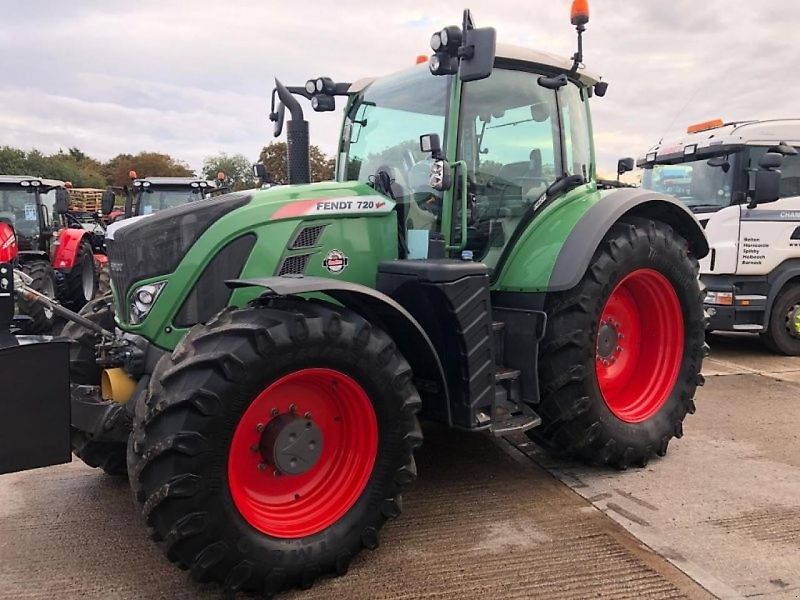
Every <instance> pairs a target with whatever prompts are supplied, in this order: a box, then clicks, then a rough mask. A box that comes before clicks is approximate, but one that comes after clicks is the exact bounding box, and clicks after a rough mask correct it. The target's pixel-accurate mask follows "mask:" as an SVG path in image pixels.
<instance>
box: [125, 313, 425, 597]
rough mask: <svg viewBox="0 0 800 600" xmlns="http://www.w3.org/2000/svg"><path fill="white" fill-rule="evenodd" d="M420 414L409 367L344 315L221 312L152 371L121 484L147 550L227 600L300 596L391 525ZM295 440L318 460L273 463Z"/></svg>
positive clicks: (381, 339) (412, 473)
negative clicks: (139, 514) (297, 590)
mask: <svg viewBox="0 0 800 600" xmlns="http://www.w3.org/2000/svg"><path fill="white" fill-rule="evenodd" d="M278 307H280V308H278ZM292 405H294V406H292ZM419 406H420V400H419V396H418V394H417V392H416V390H415V388H414V386H413V384H412V382H411V370H410V367H409V366H408V363H407V362H406V361H405V359H403V357H402V356H401V355H400V354H399V352H398V351H397V349H396V347H395V345H394V343H393V342H392V341H391V340H390V339H389V337H388V336H387V335H386V334H385V333H384V332H382V331H381V330H379V329H378V328H377V327H374V326H372V325H371V324H370V323H369V322H367V321H365V320H364V319H362V318H361V317H359V316H357V315H356V314H354V313H352V312H350V311H348V310H345V309H340V308H337V307H334V306H332V305H328V304H325V303H319V302H314V301H307V302H304V301H282V302H280V303H279V304H276V305H275V307H269V308H247V309H243V310H237V309H226V310H225V311H223V312H222V313H220V314H219V315H218V316H217V317H216V318H215V319H214V320H212V321H211V322H210V323H208V324H207V325H198V326H196V327H195V328H194V329H192V331H191V332H190V333H189V334H187V336H186V337H185V338H184V339H183V340H182V341H181V343H180V344H179V346H178V347H177V348H176V349H175V351H174V352H173V354H172V355H171V356H167V357H164V358H163V359H162V360H161V361H160V362H159V364H158V366H157V367H156V371H155V373H154V375H153V377H152V379H151V384H150V388H149V390H148V393H147V396H146V399H145V400H144V401H143V402H141V403H140V404H139V405H138V406H137V407H136V415H135V418H134V427H133V433H132V435H131V438H130V442H129V444H128V470H129V476H130V480H131V485H132V487H133V490H134V494H135V497H136V499H137V501H138V502H139V504H140V506H141V508H142V511H143V514H144V516H145V519H146V520H147V523H148V525H149V526H150V528H151V531H152V534H153V537H154V539H155V540H156V541H160V542H162V544H163V548H164V550H165V552H166V554H167V557H168V558H169V559H170V560H171V561H174V562H177V563H178V564H179V565H183V566H185V567H188V568H189V569H190V570H191V575H192V577H194V578H195V579H197V580H199V581H207V580H211V581H216V582H219V583H221V584H223V585H224V586H225V588H226V591H227V592H228V593H230V594H232V593H235V592H237V591H240V590H241V591H247V592H254V593H261V594H264V595H266V596H271V595H272V594H274V593H276V592H278V591H280V590H283V589H286V588H290V587H294V586H300V587H303V588H306V587H309V586H311V585H312V583H313V581H314V579H315V578H316V577H318V576H319V575H322V574H328V573H333V574H339V575H341V574H343V573H344V572H345V571H346V570H347V567H348V565H349V563H350V560H351V559H352V558H353V557H354V556H355V555H356V554H357V553H358V552H360V551H361V549H362V548H364V547H366V548H370V549H373V548H375V547H377V545H378V531H379V530H380V528H381V527H382V526H383V524H384V522H385V521H386V519H387V518H393V517H396V516H398V515H399V514H400V512H401V509H402V504H401V496H400V494H401V491H402V489H403V488H405V487H406V486H407V485H408V484H410V483H411V482H412V481H413V480H414V479H415V478H416V467H415V463H414V458H413V450H414V448H416V447H417V446H419V444H420V443H421V440H422V434H421V431H420V429H419V424H418V422H417V418H416V416H415V414H416V412H417V410H418V409H419ZM295 427H299V429H297V430H295V429H293V428H295ZM305 428H308V431H310V432H311V433H310V434H309V435H312V437H311V438H308V439H306V438H304V437H302V435H305V432H306V429H305ZM293 433H295V434H298V435H301V438H300V439H301V440H303V441H304V444H305V443H306V442H309V444H308V447H309V448H310V447H311V444H310V442H311V441H316V442H320V440H321V448H322V449H321V454H319V455H317V456H316V457H315V456H314V452H313V451H309V452H306V453H305V455H303V451H302V448H304V447H305V445H304V446H301V447H300V450H297V452H298V453H299V454H297V455H292V456H286V455H281V456H279V453H278V450H277V448H283V447H284V446H283V445H282V444H279V443H278V440H280V439H282V438H281V436H283V437H286V436H288V435H291V434H293ZM314 436H316V437H314ZM286 439H289V440H291V439H292V438H290V437H286ZM284 441H285V440H284ZM299 443H300V442H299V441H298V442H297V444H299ZM292 447H293V448H296V447H297V446H292ZM315 448H317V449H319V446H316V445H315ZM276 453H278V454H276ZM293 458H299V459H300V463H302V464H301V467H297V464H293V463H292V462H291V461H292V460H293ZM287 461H288V462H287ZM302 465H305V467H302ZM295 467H297V468H300V469H301V470H302V469H303V468H305V469H306V470H303V471H302V472H298V473H293V472H292V471H293V469H295Z"/></svg>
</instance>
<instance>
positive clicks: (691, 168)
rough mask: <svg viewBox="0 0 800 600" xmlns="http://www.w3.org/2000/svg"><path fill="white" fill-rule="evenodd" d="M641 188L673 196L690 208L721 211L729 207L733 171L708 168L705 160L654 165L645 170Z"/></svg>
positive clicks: (731, 169)
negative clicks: (718, 209) (717, 209)
mask: <svg viewBox="0 0 800 600" xmlns="http://www.w3.org/2000/svg"><path fill="white" fill-rule="evenodd" d="M731 159H732V157H731ZM642 187H643V188H645V189H648V190H653V191H656V192H662V193H664V194H669V195H670V196H675V197H676V198H678V199H679V200H680V201H681V202H683V203H684V204H686V206H688V207H689V208H691V209H696V210H699V209H706V208H723V207H725V206H729V205H730V204H731V198H732V197H731V191H732V188H733V168H730V169H728V172H727V173H726V172H725V171H724V169H722V167H711V166H709V165H708V159H702V160H696V161H692V162H686V163H680V164H677V165H655V166H654V167H653V168H652V169H645V171H644V175H643V176H642Z"/></svg>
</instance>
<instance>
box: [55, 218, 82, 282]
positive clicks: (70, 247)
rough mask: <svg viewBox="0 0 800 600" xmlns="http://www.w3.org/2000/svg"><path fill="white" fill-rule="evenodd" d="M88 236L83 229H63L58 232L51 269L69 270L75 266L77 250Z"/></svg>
mask: <svg viewBox="0 0 800 600" xmlns="http://www.w3.org/2000/svg"><path fill="white" fill-rule="evenodd" d="M87 235H89V232H88V231H86V230H85V229H70V228H65V229H62V230H61V231H59V232H58V244H56V245H55V248H54V254H53V268H55V269H60V270H67V271H68V270H70V269H71V268H72V267H74V266H75V260H76V259H77V257H78V250H79V249H80V247H81V242H82V241H83V239H84V238H85V237H86V236H87Z"/></svg>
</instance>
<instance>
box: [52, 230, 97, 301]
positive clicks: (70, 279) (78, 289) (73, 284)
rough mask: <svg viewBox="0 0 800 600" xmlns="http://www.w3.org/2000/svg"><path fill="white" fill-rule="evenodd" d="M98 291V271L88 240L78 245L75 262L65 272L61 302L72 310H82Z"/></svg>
mask: <svg viewBox="0 0 800 600" xmlns="http://www.w3.org/2000/svg"><path fill="white" fill-rule="evenodd" d="M96 293H97V271H95V268H94V254H92V246H91V244H89V242H87V241H86V240H84V241H82V242H81V244H80V246H79V247H78V254H77V256H76V257H75V264H74V265H73V267H72V269H70V270H69V271H68V272H67V273H65V274H64V281H63V284H62V290H61V294H60V296H61V303H62V304H63V305H64V306H66V307H67V308H70V309H72V310H80V309H81V308H83V307H84V306H85V305H86V304H87V303H89V302H90V301H91V300H92V299H93V298H94V297H95V294H96Z"/></svg>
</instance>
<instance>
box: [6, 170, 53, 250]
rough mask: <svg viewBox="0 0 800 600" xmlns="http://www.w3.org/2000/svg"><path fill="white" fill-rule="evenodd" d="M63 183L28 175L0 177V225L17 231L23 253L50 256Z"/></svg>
mask: <svg viewBox="0 0 800 600" xmlns="http://www.w3.org/2000/svg"><path fill="white" fill-rule="evenodd" d="M64 189H65V187H64V182H63V181H56V180H47V179H41V178H39V177H30V176H25V175H0V221H4V222H6V223H7V224H9V225H11V226H12V227H13V228H14V231H15V232H16V236H17V244H18V247H19V250H20V252H28V253H31V252H37V253H46V254H48V253H49V250H50V240H51V239H52V237H53V234H54V233H55V232H56V231H57V230H58V229H59V222H60V219H59V215H58V213H57V211H56V194H57V192H58V191H59V190H64Z"/></svg>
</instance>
